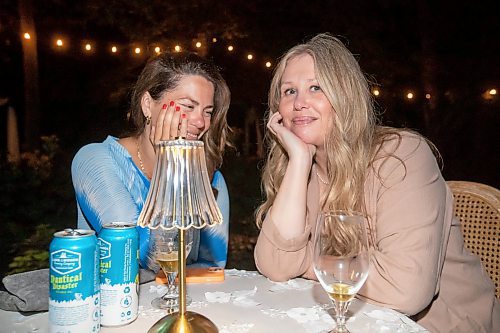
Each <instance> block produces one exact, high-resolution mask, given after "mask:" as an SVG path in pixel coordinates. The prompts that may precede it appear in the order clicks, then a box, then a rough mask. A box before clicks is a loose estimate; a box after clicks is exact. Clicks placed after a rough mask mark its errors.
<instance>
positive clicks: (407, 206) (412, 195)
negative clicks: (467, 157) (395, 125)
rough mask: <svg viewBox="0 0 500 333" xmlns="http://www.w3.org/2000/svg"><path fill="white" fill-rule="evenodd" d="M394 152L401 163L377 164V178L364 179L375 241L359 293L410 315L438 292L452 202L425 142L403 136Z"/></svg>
mask: <svg viewBox="0 0 500 333" xmlns="http://www.w3.org/2000/svg"><path fill="white" fill-rule="evenodd" d="M388 148H390V147H388ZM395 154H396V156H398V157H399V158H400V159H401V160H402V161H403V162H404V165H403V164H402V163H401V161H399V160H398V159H396V158H389V159H387V160H386V161H385V162H383V163H382V162H381V163H379V165H378V166H376V168H377V169H378V171H379V175H380V177H377V176H376V175H372V177H371V178H368V181H371V182H372V184H371V186H369V187H370V188H371V190H370V191H369V193H365V194H366V197H365V200H366V202H367V209H368V213H369V215H370V216H371V218H372V219H373V222H372V223H373V225H375V229H376V240H375V249H373V250H372V256H371V262H370V272H369V276H368V279H367V281H366V283H365V285H364V286H363V288H362V289H361V290H360V292H359V295H360V296H361V298H363V299H365V300H368V301H371V302H372V303H377V304H379V305H383V306H386V307H389V308H393V309H395V310H398V311H400V312H403V313H405V314H408V315H413V314H416V313H418V312H420V311H421V310H423V309H424V308H425V307H426V306H427V305H428V304H429V303H430V302H431V301H432V298H433V297H434V295H435V293H436V292H437V289H438V288H437V286H438V282H439V274H440V272H441V267H442V263H443V260H444V249H445V248H446V242H447V239H448V233H449V224H450V223H451V221H445V217H446V216H447V215H448V214H446V210H447V209H450V205H451V201H450V199H449V198H448V197H447V191H446V183H445V181H444V179H443V178H442V176H441V172H440V170H439V167H438V165H437V162H436V160H435V157H434V155H433V153H432V151H431V150H430V148H429V146H428V145H427V144H426V143H425V141H424V140H422V139H420V138H418V137H416V136H406V135H404V136H403V140H402V142H401V144H400V146H399V148H398V149H397V150H396V152H395Z"/></svg>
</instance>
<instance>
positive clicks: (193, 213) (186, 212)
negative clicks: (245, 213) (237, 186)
mask: <svg viewBox="0 0 500 333" xmlns="http://www.w3.org/2000/svg"><path fill="white" fill-rule="evenodd" d="M203 146H204V145H203V142H202V141H195V140H184V139H177V140H171V141H160V143H159V144H158V145H157V160H156V167H155V171H154V173H153V177H152V179H151V186H150V188H149V192H148V196H147V198H146V203H145V204H144V207H143V209H142V211H141V214H140V216H139V220H138V224H139V225H140V226H142V227H149V228H151V229H158V228H162V229H163V230H172V229H174V228H175V229H178V232H179V258H178V264H179V274H178V276H179V311H178V312H173V313H170V314H168V315H166V316H165V317H163V318H161V319H160V320H158V321H157V322H156V323H155V324H154V325H153V326H152V327H151V328H150V329H149V331H148V333H149V332H151V333H153V332H154V333H156V332H162V333H163V332H183V333H189V332H197V333H198V332H200V333H202V332H218V331H219V330H218V329H217V326H215V324H214V323H213V322H212V321H210V319H208V318H207V317H205V316H203V315H201V314H198V313H195V312H192V311H186V246H185V242H184V239H185V232H186V229H189V228H197V229H201V228H203V227H206V226H212V225H215V224H219V223H222V214H221V212H220V210H219V207H218V206H217V202H216V201H215V197H214V194H213V191H212V187H211V185H210V180H209V177H208V171H207V166H206V161H205V150H204V148H203Z"/></svg>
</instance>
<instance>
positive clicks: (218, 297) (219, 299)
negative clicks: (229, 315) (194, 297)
mask: <svg viewBox="0 0 500 333" xmlns="http://www.w3.org/2000/svg"><path fill="white" fill-rule="evenodd" d="M205 298H206V299H207V301H209V302H210V303H229V300H230V299H231V293H225V292H222V291H215V292H208V291H207V292H206V293H205Z"/></svg>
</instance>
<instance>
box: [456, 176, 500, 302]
mask: <svg viewBox="0 0 500 333" xmlns="http://www.w3.org/2000/svg"><path fill="white" fill-rule="evenodd" d="M447 183H448V186H449V187H450V189H451V191H452V192H453V196H454V198H455V204H454V210H455V215H456V216H457V217H458V218H459V219H460V222H461V229H462V234H463V237H464V242H465V246H466V247H467V248H468V249H469V250H470V251H471V252H472V253H474V254H476V255H478V256H479V257H480V258H481V262H482V263H483V267H484V268H485V270H486V271H487V272H488V274H489V275H490V277H491V279H492V280H493V282H494V283H495V287H496V289H495V296H496V297H497V298H500V191H499V190H498V189H496V188H494V187H491V186H488V185H484V184H480V183H474V182H467V181H448V182H447Z"/></svg>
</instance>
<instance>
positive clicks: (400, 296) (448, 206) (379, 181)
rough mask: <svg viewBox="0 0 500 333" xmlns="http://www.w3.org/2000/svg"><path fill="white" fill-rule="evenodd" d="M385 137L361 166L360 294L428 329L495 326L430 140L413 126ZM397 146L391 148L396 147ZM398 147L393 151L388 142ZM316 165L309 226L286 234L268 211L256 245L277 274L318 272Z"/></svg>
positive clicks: (495, 308)
mask: <svg viewBox="0 0 500 333" xmlns="http://www.w3.org/2000/svg"><path fill="white" fill-rule="evenodd" d="M402 135H403V136H402V141H401V143H400V144H399V147H397V144H398V140H391V141H389V142H386V143H385V144H384V147H383V149H382V152H381V155H380V156H383V155H384V152H385V155H387V154H386V153H387V152H394V155H395V156H397V157H398V158H399V159H401V160H402V161H404V165H403V164H402V163H401V161H399V160H398V159H397V158H394V157H389V158H385V159H384V158H381V159H378V160H376V162H375V163H374V169H375V171H374V170H370V171H369V172H368V174H367V178H366V182H365V204H366V209H367V214H368V216H369V220H370V226H371V228H370V229H371V231H370V232H371V235H370V237H371V239H372V240H373V244H372V245H371V252H372V253H371V262H370V272H369V275H368V279H367V281H366V283H365V285H364V286H363V288H362V289H361V290H360V292H359V294H358V297H359V298H361V299H363V300H365V301H367V302H370V303H375V304H378V305H381V306H384V307H388V308H392V309H395V310H397V311H400V312H402V313H405V314H407V315H409V316H414V317H413V318H414V319H415V320H417V322H418V323H419V324H421V325H422V326H424V327H426V328H427V329H428V330H430V331H431V332H500V305H499V302H498V300H497V299H495V289H494V284H493V282H492V281H491V280H490V278H489V277H488V275H487V273H486V272H485V271H484V269H483V268H482V266H481V262H480V260H479V258H478V257H477V256H475V255H472V254H471V253H470V252H469V251H468V250H466V249H465V248H464V245H463V239H462V235H461V232H460V225H459V222H458V220H457V219H456V218H455V217H454V216H453V195H452V193H451V191H450V189H449V188H448V186H447V185H446V182H445V181H444V179H443V177H442V175H441V172H440V170H439V167H438V165H437V163H436V159H435V157H434V155H433V154H432V151H431V150H430V148H429V146H428V145H427V144H426V143H425V140H423V139H422V138H421V137H419V136H417V135H416V134H412V133H408V132H403V133H402ZM396 147H397V148H396ZM395 148H396V150H395V151H394V149H395ZM318 184H319V183H318V179H317V177H316V176H315V173H314V172H312V173H311V180H310V182H309V184H308V190H307V212H308V213H307V227H306V230H305V231H304V233H303V234H302V235H301V236H300V237H297V238H294V239H284V238H283V237H281V235H280V232H279V230H277V228H276V227H275V224H274V222H273V221H272V220H271V219H270V216H269V215H268V216H267V217H266V219H265V220H264V223H263V226H262V230H261V232H260V235H259V238H258V240H257V245H256V247H255V252H254V256H255V263H256V265H257V268H258V269H259V271H260V272H261V273H262V274H264V275H266V276H267V277H269V278H270V279H272V280H275V281H284V280H288V279H291V278H295V277H298V276H302V277H306V278H311V279H316V276H315V274H314V271H313V268H312V236H311V235H313V234H314V229H315V224H316V218H317V215H318V212H319V185H318Z"/></svg>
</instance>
